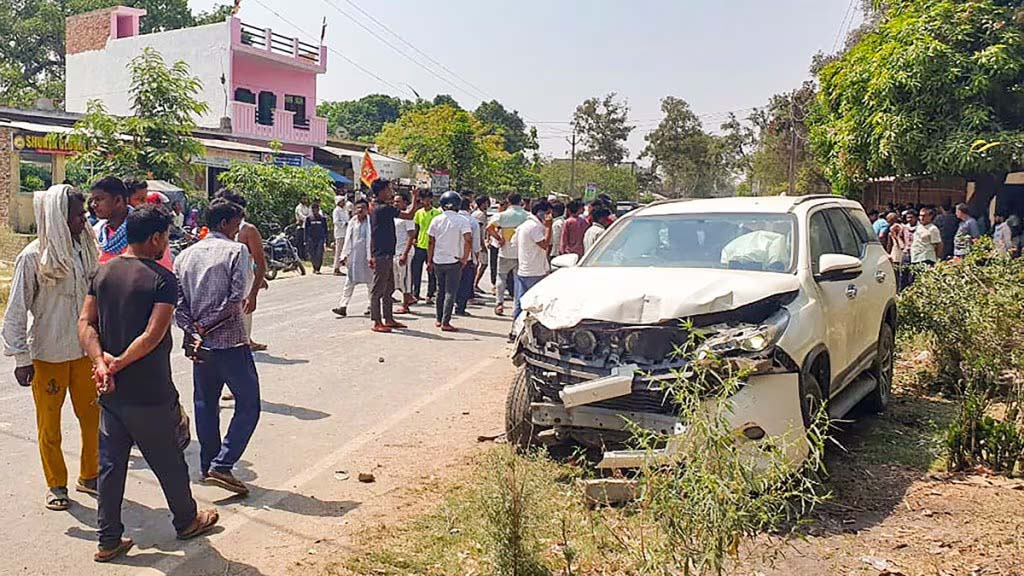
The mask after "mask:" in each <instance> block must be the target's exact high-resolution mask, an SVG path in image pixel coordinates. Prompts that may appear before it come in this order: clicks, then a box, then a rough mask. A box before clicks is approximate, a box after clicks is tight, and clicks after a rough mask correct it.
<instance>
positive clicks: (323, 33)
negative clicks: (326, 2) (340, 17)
mask: <svg viewBox="0 0 1024 576" xmlns="http://www.w3.org/2000/svg"><path fill="white" fill-rule="evenodd" d="M326 35H327V16H324V22H323V24H321V25H320V44H321V45H322V44H323V43H324V36H326Z"/></svg>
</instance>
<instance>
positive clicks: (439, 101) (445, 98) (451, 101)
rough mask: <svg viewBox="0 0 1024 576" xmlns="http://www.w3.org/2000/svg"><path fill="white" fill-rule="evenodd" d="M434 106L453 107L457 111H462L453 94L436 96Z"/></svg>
mask: <svg viewBox="0 0 1024 576" xmlns="http://www.w3.org/2000/svg"><path fill="white" fill-rule="evenodd" d="M433 105H434V106H451V107H452V108H455V109H456V110H462V106H459V102H458V101H457V100H456V99H455V98H453V97H452V95H451V94H438V95H437V96H434V101H433Z"/></svg>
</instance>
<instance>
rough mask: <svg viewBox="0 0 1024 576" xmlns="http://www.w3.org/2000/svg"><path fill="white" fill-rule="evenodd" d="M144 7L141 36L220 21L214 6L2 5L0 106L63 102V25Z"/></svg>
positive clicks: (75, 0) (164, 2) (17, 1)
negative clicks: (196, 9) (113, 9)
mask: <svg viewBox="0 0 1024 576" xmlns="http://www.w3.org/2000/svg"><path fill="white" fill-rule="evenodd" d="M118 5H122V6H132V7H136V8H144V9H145V10H146V12H147V14H146V16H144V17H143V18H142V24H141V32H142V33H149V32H154V31H161V30H172V29H176V28H185V27H188V26H195V25H197V24H205V23H209V22H214V21H222V20H223V19H224V18H225V17H226V16H227V15H228V14H229V13H230V10H231V7H230V6H229V5H226V4H225V5H218V6H217V7H216V8H215V9H214V10H212V11H210V12H202V13H199V14H193V13H192V12H191V11H190V10H189V8H188V1H187V0H7V1H4V2H0V30H2V31H3V41H0V105H5V106H30V105H32V104H33V103H34V102H35V101H36V100H37V99H39V98H49V99H51V100H53V101H54V102H55V103H57V104H58V105H59V104H61V103H62V102H63V100H64V20H65V19H66V18H67V17H68V16H72V15H75V14H81V13H83V12H90V11H92V10H98V9H100V8H107V7H110V6H118Z"/></svg>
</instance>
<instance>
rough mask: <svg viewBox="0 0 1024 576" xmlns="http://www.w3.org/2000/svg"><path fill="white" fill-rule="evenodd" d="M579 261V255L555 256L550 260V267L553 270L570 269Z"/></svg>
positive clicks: (571, 253) (572, 253)
mask: <svg viewBox="0 0 1024 576" xmlns="http://www.w3.org/2000/svg"><path fill="white" fill-rule="evenodd" d="M579 261H580V257H579V254H576V253H574V252H570V253H568V254H562V255H561V256H555V257H554V258H552V259H551V265H552V266H554V267H555V268H572V267H573V266H575V265H576V263H577V262H579Z"/></svg>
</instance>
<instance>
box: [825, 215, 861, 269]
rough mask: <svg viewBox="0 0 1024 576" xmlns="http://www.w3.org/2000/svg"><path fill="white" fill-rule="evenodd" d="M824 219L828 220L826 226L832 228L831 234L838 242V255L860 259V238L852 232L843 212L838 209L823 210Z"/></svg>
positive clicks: (850, 224) (851, 226)
mask: <svg viewBox="0 0 1024 576" xmlns="http://www.w3.org/2000/svg"><path fill="white" fill-rule="evenodd" d="M825 218H826V219H827V220H828V224H829V226H831V227H832V232H833V233H834V234H835V235H836V240H838V242H839V246H838V248H839V253H840V254H846V255H847V256H853V257H855V258H860V257H861V241H860V238H858V237H857V233H856V232H854V230H853V224H852V223H851V222H850V219H849V218H847V216H846V214H845V213H844V212H843V210H842V209H839V208H830V209H828V210H825Z"/></svg>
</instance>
